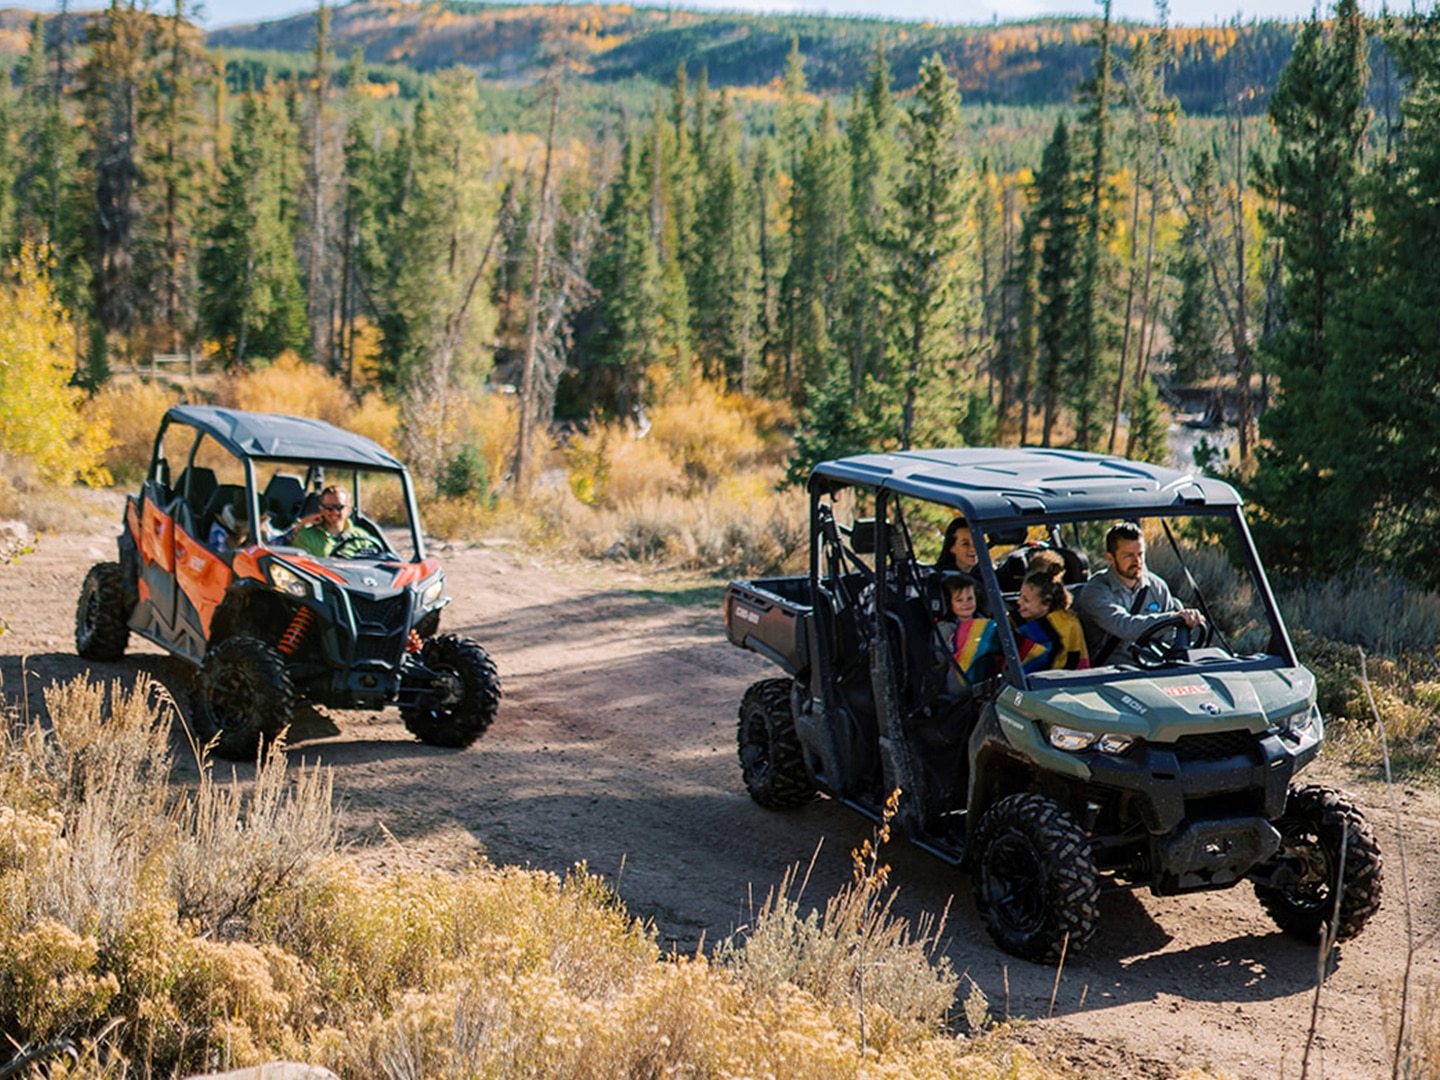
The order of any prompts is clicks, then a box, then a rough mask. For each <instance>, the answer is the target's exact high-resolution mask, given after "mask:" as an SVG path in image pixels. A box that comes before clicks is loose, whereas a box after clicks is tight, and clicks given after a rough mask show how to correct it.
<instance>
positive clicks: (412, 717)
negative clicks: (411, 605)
mask: <svg viewBox="0 0 1440 1080" xmlns="http://www.w3.org/2000/svg"><path fill="white" fill-rule="evenodd" d="M420 661H421V663H423V664H424V665H425V666H426V667H427V668H429V669H430V670H431V671H433V672H435V673H436V674H439V675H446V676H450V677H451V680H450V681H451V682H452V684H453V689H452V690H451V691H450V692H448V693H445V692H442V691H441V690H439V689H435V690H433V691H432V692H430V693H429V694H428V695H427V696H426V697H425V699H424V701H425V703H424V704H422V705H420V706H416V707H413V708H404V709H401V710H400V718H401V719H402V720H403V721H404V722H405V728H406V730H408V731H409V732H410V734H412V735H414V736H415V737H416V738H417V739H419V740H420V741H421V742H423V743H429V744H430V745H431V746H447V747H450V748H452V749H457V750H458V749H461V748H463V747H466V746H469V745H470V744H471V743H473V742H474V741H475V740H476V739H478V738H479V737H480V736H481V735H483V734H485V729H486V728H488V727H489V726H490V722H491V721H492V720H494V719H495V711H496V710H497V709H499V707H500V676H499V674H498V673H497V672H496V671H495V661H493V660H491V659H490V655H489V653H487V652H486V651H485V650H484V649H483V648H481V647H480V645H479V643H478V642H474V641H471V640H470V639H469V638H462V637H459V636H457V635H455V634H446V635H444V636H443V637H437V638H431V639H430V640H429V641H427V642H425V646H424V648H423V649H422V650H421V651H420Z"/></svg>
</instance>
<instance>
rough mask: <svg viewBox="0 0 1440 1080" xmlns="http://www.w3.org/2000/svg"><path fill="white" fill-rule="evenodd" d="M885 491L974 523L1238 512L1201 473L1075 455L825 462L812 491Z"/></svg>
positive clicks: (1231, 493)
mask: <svg viewBox="0 0 1440 1080" xmlns="http://www.w3.org/2000/svg"><path fill="white" fill-rule="evenodd" d="M849 485H858V486H861V487H871V488H883V489H885V490H887V491H893V492H898V493H899V494H902V495H911V496H914V497H916V498H921V499H927V500H930V501H932V502H938V503H943V504H944V505H946V506H951V507H954V508H955V509H956V510H958V511H960V512H961V513H962V514H964V515H965V517H966V519H967V520H968V521H970V523H971V524H972V525H973V524H977V523H980V522H986V521H1001V520H1013V519H1015V518H1026V517H1031V516H1036V515H1061V514H1076V515H1083V514H1087V513H1096V514H1108V513H1112V512H1113V513H1115V514H1117V515H1119V514H1124V513H1139V512H1141V511H1154V512H1161V511H1166V510H1172V511H1173V510H1179V509H1182V508H1188V509H1190V510H1196V509H1203V508H1217V507H1234V506H1239V505H1240V496H1239V495H1238V494H1236V492H1235V489H1234V488H1232V487H1231V486H1230V485H1229V484H1227V483H1224V482H1223V481H1221V480H1216V479H1214V478H1212V477H1208V476H1203V475H1200V474H1197V473H1188V472H1180V471H1179V470H1177V469H1170V468H1166V467H1164V466H1160V465H1150V464H1147V463H1145V462H1142V461H1130V460H1129V459H1128V458H1122V457H1114V456H1110V455H1106V454H1089V453H1084V452H1081V451H1078V450H1044V449H998V448H989V447H973V448H967V449H956V450H943V449H942V450H903V451H897V452H895V453H893V454H859V455H856V456H854V457H847V458H839V459H837V460H835V461H824V462H821V463H820V464H819V465H817V466H816V467H815V469H814V471H813V472H812V473H811V474H810V487H811V489H812V490H815V489H817V488H820V489H834V488H838V487H842V486H849Z"/></svg>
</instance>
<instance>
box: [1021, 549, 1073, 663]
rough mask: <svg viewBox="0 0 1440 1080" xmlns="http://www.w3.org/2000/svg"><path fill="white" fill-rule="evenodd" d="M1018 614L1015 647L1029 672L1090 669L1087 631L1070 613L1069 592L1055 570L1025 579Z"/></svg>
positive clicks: (1047, 570) (1043, 571) (1071, 612)
mask: <svg viewBox="0 0 1440 1080" xmlns="http://www.w3.org/2000/svg"><path fill="white" fill-rule="evenodd" d="M1062 569H1063V567H1062ZM1015 611H1016V615H1015V617H1014V619H1013V622H1014V623H1015V645H1016V647H1017V648H1018V649H1019V650H1020V664H1021V666H1022V667H1023V668H1024V669H1025V670H1026V671H1028V672H1035V671H1050V670H1054V669H1056V668H1068V669H1070V670H1076V669H1083V668H1088V667H1089V666H1090V656H1089V654H1088V653H1087V652H1086V651H1085V631H1084V630H1083V629H1082V628H1081V626H1080V620H1079V619H1078V618H1076V616H1075V613H1074V612H1073V611H1071V610H1070V590H1069V589H1067V588H1065V584H1064V582H1063V581H1062V580H1061V578H1060V575H1059V574H1057V573H1054V572H1053V568H1051V567H1046V568H1043V569H1036V570H1032V571H1031V572H1030V573H1028V574H1027V575H1025V581H1024V582H1023V583H1022V584H1021V586H1020V596H1019V597H1018V598H1017V599H1016V601H1015Z"/></svg>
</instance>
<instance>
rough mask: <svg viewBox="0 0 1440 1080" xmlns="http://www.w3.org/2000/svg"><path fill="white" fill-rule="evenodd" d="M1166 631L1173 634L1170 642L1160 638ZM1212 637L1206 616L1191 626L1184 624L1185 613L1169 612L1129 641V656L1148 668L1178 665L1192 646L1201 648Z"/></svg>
mask: <svg viewBox="0 0 1440 1080" xmlns="http://www.w3.org/2000/svg"><path fill="white" fill-rule="evenodd" d="M1166 634H1172V635H1173V636H1172V637H1171V638H1170V640H1169V641H1163V640H1161V639H1162V638H1163V637H1164V636H1165V635H1166ZM1211 636H1212V631H1211V626H1210V624H1209V623H1208V622H1206V621H1205V620H1204V619H1203V618H1202V619H1201V620H1200V622H1198V623H1196V624H1195V625H1194V626H1193V627H1191V626H1186V625H1185V617H1184V616H1183V615H1170V616H1168V617H1167V618H1164V619H1159V620H1157V621H1156V622H1155V623H1154V624H1152V625H1151V626H1148V627H1146V629H1145V630H1144V632H1143V633H1141V635H1140V636H1139V637H1137V638H1136V639H1135V640H1134V641H1133V642H1131V643H1130V655H1131V656H1132V657H1134V659H1135V663H1137V664H1138V665H1140V666H1141V667H1142V668H1144V669H1145V670H1146V671H1154V670H1155V669H1156V668H1163V667H1170V666H1171V665H1173V664H1178V663H1179V662H1180V661H1181V660H1183V659H1184V658H1185V653H1186V651H1187V650H1189V649H1202V648H1204V647H1205V646H1206V645H1209V644H1210V639H1211Z"/></svg>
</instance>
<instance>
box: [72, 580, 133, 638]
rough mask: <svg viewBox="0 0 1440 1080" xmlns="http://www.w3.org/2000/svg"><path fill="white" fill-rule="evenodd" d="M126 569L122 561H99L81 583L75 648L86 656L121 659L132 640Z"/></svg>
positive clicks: (77, 606)
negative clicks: (126, 594)
mask: <svg viewBox="0 0 1440 1080" xmlns="http://www.w3.org/2000/svg"><path fill="white" fill-rule="evenodd" d="M125 615H126V612H125V572H124V571H123V570H122V569H121V568H120V564H119V563H113V562H105V563H96V564H95V565H94V566H92V567H91V568H90V572H89V573H88V574H86V575H85V584H84V585H82V586H80V602H79V604H78V605H76V608H75V651H76V652H78V653H79V654H80V655H81V656H83V657H84V658H85V659H86V660H118V659H119V658H120V657H122V656H124V655H125V646H126V645H128V644H129V643H130V627H129V626H128V625H127V624H126V621H125Z"/></svg>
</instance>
